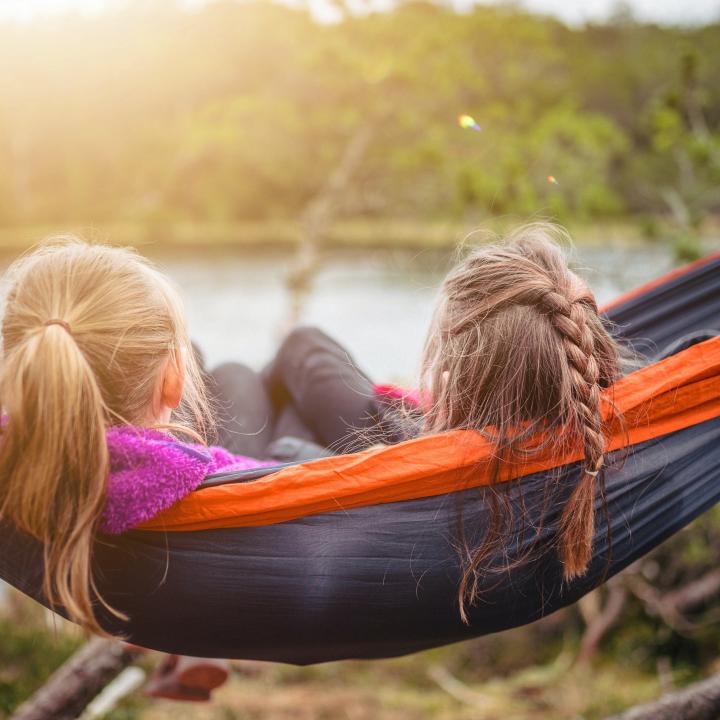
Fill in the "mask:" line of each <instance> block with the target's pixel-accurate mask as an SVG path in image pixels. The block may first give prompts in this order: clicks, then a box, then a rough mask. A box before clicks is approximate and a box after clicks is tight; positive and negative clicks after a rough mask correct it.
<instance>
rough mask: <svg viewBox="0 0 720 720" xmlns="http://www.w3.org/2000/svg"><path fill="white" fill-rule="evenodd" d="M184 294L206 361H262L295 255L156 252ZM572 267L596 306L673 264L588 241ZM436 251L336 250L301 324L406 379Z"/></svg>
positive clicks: (661, 252)
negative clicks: (585, 282) (587, 286)
mask: <svg viewBox="0 0 720 720" xmlns="http://www.w3.org/2000/svg"><path fill="white" fill-rule="evenodd" d="M153 256H154V257H155V259H156V260H157V261H158V262H159V263H160V264H161V265H162V266H163V267H164V268H165V269H166V270H167V271H168V272H169V273H170V275H171V276H172V277H173V278H174V280H175V282H176V283H177V284H178V285H179V287H180V289H181V292H182V294H183V297H184V300H185V304H186V310H187V314H188V318H189V322H190V328H191V332H192V335H193V337H194V338H195V339H196V340H197V342H198V343H199V344H200V345H201V347H202V348H203V351H204V352H205V355H206V357H207V360H208V364H209V365H211V366H213V365H215V364H217V363H220V362H223V361H226V360H241V361H242V362H245V363H247V364H249V365H251V366H253V367H256V368H259V367H261V366H262V365H263V364H264V363H265V362H266V361H267V360H268V358H270V357H271V354H272V353H273V351H274V349H275V348H276V346H277V343H278V341H279V339H280V338H281V337H282V335H283V333H284V331H285V330H286V329H287V327H288V318H289V312H290V297H289V294H288V290H287V289H286V285H285V281H286V278H287V275H288V272H289V271H290V268H291V267H292V261H293V257H292V255H289V254H279V253H267V254H264V253H257V252H255V253H248V252H245V253H237V254H235V253H233V254H228V252H227V251H226V250H225V251H222V252H220V251H211V252H208V251H189V250H187V251H183V252H181V253H178V252H177V251H173V253H172V254H170V253H159V254H157V253H154V254H153ZM573 262H574V265H575V267H576V268H577V269H578V270H579V272H581V274H582V275H583V276H584V277H585V278H586V279H587V280H588V282H589V283H590V285H591V286H592V288H593V289H594V291H595V293H596V296H597V298H598V301H599V302H600V303H604V302H607V301H609V300H611V299H612V298H614V297H616V296H617V295H619V294H620V293H622V292H624V291H626V290H628V289H631V288H633V287H635V286H637V285H639V284H641V283H643V282H646V281H647V280H650V279H652V278H654V277H657V276H658V275H660V274H662V273H663V272H666V271H667V270H668V269H670V268H671V267H672V266H673V263H672V256H671V253H670V251H669V249H668V248H667V247H664V246H652V245H651V246H647V245H645V246H633V247H624V248H619V247H618V248H616V247H584V248H578V249H576V250H575V251H574V253H573ZM451 264H452V260H451V257H450V255H449V254H442V253H438V252H431V251H425V252H406V251H397V252H395V251H366V252H358V251H352V252H350V251H349V252H339V253H334V254H331V255H328V256H326V257H324V258H323V260H322V262H321V263H320V266H319V269H318V272H317V275H316V278H315V281H314V283H313V291H312V293H311V295H310V297H309V298H308V301H307V303H306V306H305V309H304V311H303V314H302V318H301V322H303V323H310V324H313V325H317V326H319V327H321V328H322V329H324V330H326V331H327V332H329V333H331V334H332V335H334V336H335V337H337V338H338V339H340V340H341V341H342V342H343V343H344V344H345V346H346V347H347V348H348V349H349V350H350V352H351V353H352V354H353V355H354V356H355V358H356V359H357V360H358V361H359V362H360V364H361V365H362V366H363V367H364V368H365V369H366V370H367V371H368V372H369V373H370V374H371V376H372V377H374V378H377V379H378V380H383V381H393V380H394V381H411V380H412V378H413V376H414V372H415V370H416V365H417V360H418V356H419V354H420V350H421V347H422V341H423V336H424V333H425V330H426V328H427V326H428V322H429V319H430V314H431V309H432V305H433V301H434V298H435V296H436V293H437V288H438V285H439V283H440V281H441V280H442V278H443V276H444V274H445V273H446V272H447V270H448V268H449V267H450V266H451Z"/></svg>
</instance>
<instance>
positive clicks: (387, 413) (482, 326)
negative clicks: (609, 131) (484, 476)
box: [269, 223, 620, 618]
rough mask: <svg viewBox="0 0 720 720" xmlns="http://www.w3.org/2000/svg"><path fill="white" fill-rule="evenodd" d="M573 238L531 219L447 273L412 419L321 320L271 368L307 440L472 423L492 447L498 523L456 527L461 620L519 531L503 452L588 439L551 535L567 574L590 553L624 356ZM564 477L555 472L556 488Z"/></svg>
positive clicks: (339, 444)
mask: <svg viewBox="0 0 720 720" xmlns="http://www.w3.org/2000/svg"><path fill="white" fill-rule="evenodd" d="M568 240H569V238H568V236H567V233H566V232H565V231H564V230H563V229H562V228H560V227H558V226H556V225H552V224H549V223H533V224H530V225H525V226H523V227H520V228H519V229H517V230H515V231H514V232H512V233H511V234H510V235H509V236H508V237H507V238H506V239H505V240H504V242H502V243H498V244H493V245H486V246H481V247H479V248H477V249H475V250H474V251H472V252H471V253H470V254H469V255H468V256H467V257H466V258H465V259H464V260H463V261H462V262H460V264H459V265H458V266H457V267H456V268H455V269H454V270H452V271H451V272H450V274H449V275H448V276H447V278H446V279H445V281H444V283H443V285H442V288H441V292H440V297H439V300H438V302H437V306H436V308H435V312H434V316H433V320H432V323H431V327H430V330H429V333H428V336H427V339H426V342H425V348H424V353H423V357H422V361H421V376H420V389H419V393H417V399H418V400H417V402H418V405H419V407H420V408H421V410H420V412H419V413H416V414H415V415H416V416H415V418H414V422H412V423H407V422H403V423H398V422H397V411H396V407H395V409H393V404H392V403H391V402H388V400H387V389H386V388H385V389H384V390H383V392H382V393H379V392H378V387H375V388H374V386H373V385H372V382H371V381H370V380H369V379H368V378H367V377H366V376H365V375H364V374H363V373H361V372H360V371H359V370H358V369H357V367H356V366H355V365H354V364H353V362H352V360H351V359H350V358H349V356H348V355H347V353H346V352H345V351H344V350H342V348H340V347H339V346H338V345H337V344H336V343H335V342H334V341H332V340H331V339H330V338H328V337H327V336H326V335H323V334H322V333H320V332H319V331H318V330H315V329H312V328H306V329H299V330H296V331H294V332H293V333H291V335H290V336H289V337H288V339H287V340H286V341H285V343H284V345H283V346H282V347H281V348H280V351H279V353H278V356H277V359H276V361H275V365H274V367H273V371H272V372H271V373H270V375H269V379H270V381H271V388H272V387H273V386H280V387H284V388H286V389H287V388H290V393H289V394H290V395H291V396H293V397H294V398H296V400H298V402H296V403H295V405H296V407H297V408H298V410H299V412H300V413H301V414H302V416H303V418H304V421H305V424H306V426H307V427H310V428H313V429H314V431H315V435H314V436H313V437H312V438H311V439H313V440H315V441H316V442H319V443H320V444H323V445H325V446H329V447H331V448H333V449H335V450H336V451H342V452H352V451H355V450H358V449H362V447H364V446H367V445H373V444H377V443H393V442H397V441H398V440H402V439H407V438H408V437H410V436H412V435H416V434H420V433H440V432H443V431H446V430H454V429H466V430H475V431H477V432H479V433H481V434H482V435H483V436H484V437H486V438H489V439H490V440H491V441H492V442H493V443H494V445H495V447H496V452H495V460H494V463H493V467H492V468H491V476H492V478H493V480H494V482H492V483H491V486H490V487H489V488H488V492H486V493H485V498H486V502H487V503H488V508H489V511H490V524H489V527H488V528H486V529H485V532H484V535H483V536H482V539H481V541H480V542H479V544H478V543H477V542H475V543H474V544H473V543H471V542H470V541H467V540H465V539H464V537H463V536H464V531H463V532H461V547H462V549H463V552H462V557H463V560H464V574H463V579H462V583H461V588H460V608H461V613H462V615H463V617H464V618H466V614H465V608H466V605H467V604H472V603H473V602H474V601H475V600H476V599H477V596H478V589H479V580H480V577H481V573H482V572H483V571H484V570H485V569H487V568H488V567H489V565H490V562H491V560H492V559H493V557H497V556H498V555H503V554H504V550H505V549H506V548H507V547H508V546H509V545H510V544H511V543H512V542H513V539H514V537H515V536H517V535H519V534H521V533H522V530H523V528H522V527H521V526H520V525H519V524H518V523H515V522H514V521H513V518H512V512H511V509H510V502H509V500H508V497H507V496H506V495H505V494H504V488H503V486H502V485H501V484H499V483H497V482H496V481H497V480H499V473H500V469H501V467H502V465H503V463H504V462H506V461H510V460H513V459H517V458H518V457H521V456H527V455H528V454H530V453H533V452H538V451H540V450H543V451H547V449H548V445H549V444H550V443H552V450H554V451H557V455H558V457H561V456H563V455H564V454H565V451H566V450H568V449H569V448H577V447H581V448H582V450H583V454H584V459H583V466H582V469H583V472H582V474H581V476H580V479H579V480H578V482H577V484H576V486H575V487H574V488H572V489H571V490H569V496H568V497H567V500H566V501H564V508H563V510H562V512H561V515H560V520H559V526H558V529H557V533H556V542H557V552H558V554H559V557H560V559H561V561H562V563H563V568H564V577H565V579H566V580H571V579H572V578H574V577H577V576H580V575H582V574H583V573H584V572H585V570H586V569H587V566H588V563H589V562H590V560H591V556H592V540H593V534H594V526H595V517H594V515H595V497H596V492H598V491H599V492H600V493H603V479H602V469H603V462H604V456H605V437H604V435H603V424H602V420H601V414H600V403H601V392H602V390H603V389H604V388H607V387H608V386H610V385H611V384H612V383H613V382H614V381H615V380H616V379H617V378H618V377H619V375H620V362H619V352H618V346H617V345H616V343H615V341H614V340H613V339H612V338H611V336H610V334H609V333H608V330H607V329H606V327H605V325H604V322H603V320H602V318H601V317H600V315H599V314H598V308H597V304H596V302H595V298H594V297H593V294H592V292H591V291H590V289H589V288H588V287H587V285H586V284H585V283H584V282H583V281H582V280H581V279H580V278H579V277H578V276H577V275H575V274H574V273H573V272H571V271H570V269H569V268H568V265H567V262H566V260H565V258H564V257H563V254H562V251H561V250H560V243H561V242H566V241H568ZM333 367H335V368H336V370H335V373H334V374H333V372H332V371H331V368H333ZM341 375H342V383H340V384H341V385H342V386H343V387H346V388H348V387H352V388H353V389H354V393H348V392H347V391H346V392H345V393H344V394H342V393H339V392H333V391H332V390H331V382H330V381H329V380H328V378H332V377H335V378H336V379H337V378H340V377H341ZM373 389H374V390H375V392H373ZM275 391H276V392H277V390H275ZM405 397H407V396H405ZM353 398H354V399H353ZM417 415H419V416H420V417H419V420H418V418H417ZM408 426H410V428H411V429H410V430H408ZM350 428H352V431H351V432H349V429H350ZM555 482H556V479H555V478H550V480H549V481H548V491H550V490H552V489H555V488H556V486H555V484H554V483H555ZM566 491H567V489H566ZM474 531H477V529H474ZM480 531H482V529H480Z"/></svg>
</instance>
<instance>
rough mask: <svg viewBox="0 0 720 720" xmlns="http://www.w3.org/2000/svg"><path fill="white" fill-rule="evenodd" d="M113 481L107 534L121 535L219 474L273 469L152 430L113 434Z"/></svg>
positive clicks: (109, 436)
mask: <svg viewBox="0 0 720 720" xmlns="http://www.w3.org/2000/svg"><path fill="white" fill-rule="evenodd" d="M107 444H108V451H109V453H110V478H109V481H108V487H107V499H106V504H105V510H104V513H103V518H102V524H101V529H102V531H103V532H106V533H109V534H111V535H119V534H120V533H122V532H125V530H128V529H130V528H133V527H136V526H137V525H140V524H141V523H143V522H145V521H146V520H149V519H150V518H152V517H154V516H155V515H157V514H158V513H159V512H160V511H161V510H165V509H166V508H169V507H170V506H171V505H173V504H175V503H176V502H177V501H178V500H180V499H181V498H183V497H185V496H186V495H188V494H189V493H191V492H192V491H193V490H195V488H197V487H198V485H200V483H202V481H203V480H204V479H205V478H206V477H207V476H208V475H212V474H213V473H217V472H221V471H232V470H247V469H250V468H256V467H263V466H268V465H272V464H273V463H271V462H262V461H260V460H255V459H253V458H248V457H243V456H241V455H233V454H231V453H229V452H228V451H227V450H225V449H223V448H219V447H212V446H211V447H204V446H202V445H198V444H194V443H185V442H180V441H179V440H176V439H175V438H173V437H172V436H170V435H168V434H167V433H164V432H161V431H160V430H153V429H149V428H136V427H127V426H119V427H114V428H111V429H110V430H109V431H108V433H107Z"/></svg>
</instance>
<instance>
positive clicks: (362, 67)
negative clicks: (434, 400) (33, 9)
mask: <svg viewBox="0 0 720 720" xmlns="http://www.w3.org/2000/svg"><path fill="white" fill-rule="evenodd" d="M337 5H338V8H339V9H340V10H342V7H343V6H342V4H341V3H340V2H339V1H338V3H337ZM623 7H624V6H622V5H621V6H619V9H618V10H617V11H616V13H615V14H614V15H613V16H612V17H611V20H610V21H609V22H608V23H605V24H594V25H593V24H589V25H585V26H582V27H574V28H570V27H567V26H565V25H563V24H562V23H561V22H560V21H559V20H556V19H553V18H550V17H539V16H533V15H530V14H527V13H525V12H523V11H522V10H521V9H519V7H518V6H516V5H514V4H503V5H500V6H493V7H487V6H477V7H475V8H474V9H472V10H471V11H470V12H467V13H464V14H459V13H456V12H454V11H453V10H452V9H451V8H450V7H448V6H444V5H443V4H442V3H438V4H430V3H424V2H400V3H398V5H397V7H396V8H395V9H394V10H393V11H392V12H383V13H371V14H369V15H363V16H356V15H352V14H350V13H348V12H346V13H345V17H344V19H343V21H342V22H339V23H334V24H318V23H317V22H316V21H314V19H313V17H312V16H311V14H310V12H309V11H308V10H307V9H306V8H304V7H302V6H301V7H298V8H295V9H291V8H289V7H285V6H281V5H277V4H272V3H267V2H266V3H256V2H246V3H239V2H212V3H209V4H205V5H200V6H199V7H196V8H195V9H194V10H187V9H186V10H182V9H181V8H179V7H178V5H177V4H176V3H175V2H173V1H172V0H142V1H136V2H126V3H115V4H110V5H109V8H108V10H107V12H105V13H100V14H93V15H89V16H88V15H82V14H71V15H61V16H52V17H49V18H45V19H41V20H36V21H35V22H30V23H24V24H18V23H11V22H9V21H5V22H4V23H1V24H0V163H1V166H2V168H3V172H2V174H1V175H0V226H2V228H3V235H2V237H1V238H0V239H2V240H3V241H4V242H6V243H7V242H11V241H12V240H14V241H15V242H17V243H22V242H23V241H25V240H26V239H27V238H28V234H27V232H22V231H18V230H17V228H21V227H26V228H27V227H28V226H30V227H32V228H33V232H35V228H38V227H46V228H57V227H58V226H61V225H62V226H67V225H72V226H78V225H79V226H83V225H85V226H93V227H101V228H105V227H108V226H111V225H112V226H116V227H115V234H116V235H117V236H118V237H120V236H122V237H127V238H128V239H129V240H132V239H134V238H138V237H139V236H142V237H146V238H147V237H148V236H151V237H152V238H154V239H157V240H164V239H172V238H173V237H176V236H178V235H179V236H182V237H185V238H186V239H187V237H188V236H191V237H192V238H193V239H194V240H196V241H198V242H210V241H212V240H213V239H215V240H216V241H220V240H225V241H226V242H243V241H245V242H248V241H251V240H253V239H255V240H259V241H260V242H263V243H264V242H267V241H271V242H272V241H275V242H280V241H283V240H285V241H290V242H291V241H292V240H293V239H294V237H293V230H292V227H290V226H289V225H288V224H287V223H288V221H290V224H291V222H292V221H294V220H295V219H296V218H297V217H298V215H299V214H300V213H301V212H302V210H303V208H304V207H305V206H306V205H307V203H308V202H309V201H310V200H311V199H312V198H313V197H314V196H315V195H316V194H317V193H318V192H319V190H320V189H321V188H322V187H323V184H324V183H325V181H326V179H327V177H328V175H329V174H330V173H331V172H332V170H333V168H334V167H335V166H336V164H337V163H338V158H339V157H340V156H341V155H342V153H343V151H344V148H345V147H346V146H347V144H348V142H349V139H350V138H352V136H353V134H354V133H357V132H358V130H359V129H360V128H363V127H368V128H369V130H368V132H369V134H370V135H371V137H370V139H369V141H368V142H367V144H366V147H365V149H364V151H363V153H362V158H361V160H360V162H359V163H358V164H357V167H356V169H355V170H354V173H353V181H352V191H351V192H347V193H346V194H345V196H344V197H343V199H342V208H341V212H340V213H339V215H340V217H341V218H342V219H345V220H355V221H356V222H357V224H358V225H359V226H363V230H362V231H361V230H357V231H356V232H355V236H356V239H357V240H358V241H361V240H362V239H363V238H370V237H374V242H375V243H377V241H378V233H377V232H376V230H375V228H381V233H380V234H382V235H383V241H384V242H387V243H392V241H393V240H394V239H395V238H394V237H393V236H394V235H396V234H399V235H403V234H404V235H405V236H407V235H410V236H411V237H412V238H414V242H416V243H418V244H422V241H423V238H426V237H427V236H428V235H430V234H431V230H430V228H432V226H433V224H435V223H438V222H442V223H448V222H451V223H456V224H457V225H458V226H463V227H467V226H472V225H475V224H477V223H478V222H485V221H487V220H488V219H489V218H493V217H498V216H507V215H519V216H527V215H529V214H536V213H545V214H548V215H551V216H553V217H556V218H558V219H560V220H562V221H564V222H570V223H575V225H576V226H578V227H580V228H581V229H582V226H588V225H595V224H596V223H598V222H603V221H605V222H607V221H612V222H615V223H617V222H618V221H619V220H622V221H628V222H630V223H631V224H632V226H633V228H634V229H636V231H640V232H641V233H642V234H644V235H645V236H648V237H653V236H656V235H658V234H660V233H662V232H665V231H670V232H671V234H673V235H674V236H675V238H676V241H677V243H678V246H679V247H680V246H682V245H683V243H684V244H685V245H688V246H689V248H687V249H685V248H683V247H681V248H680V249H681V252H692V245H693V243H694V242H695V240H696V238H695V236H696V235H697V233H698V232H699V231H700V229H701V227H702V223H703V222H704V221H707V220H708V218H709V216H710V215H711V214H712V212H713V211H714V210H717V208H718V207H719V206H720V191H719V190H718V187H719V185H720V132H718V119H719V118H720V85H718V83H717V81H716V80H717V77H719V76H720V25H708V26H704V27H690V28H688V27H664V26H657V25H650V24H642V23H639V22H636V21H634V20H633V19H632V16H631V15H630V14H629V12H628V10H627V8H625V10H623ZM461 113H468V114H470V115H472V116H473V117H474V118H475V119H476V120H477V122H478V123H479V125H480V127H481V128H482V130H481V132H473V131H469V130H463V129H461V128H460V127H459V126H458V123H457V117H458V115H459V114H461ZM549 175H552V176H554V177H555V178H557V181H558V184H557V185H556V184H553V183H551V182H548V179H547V178H548V176H549ZM380 220H385V221H388V220H395V221H397V220H405V221H409V222H410V223H411V225H412V229H411V230H408V229H407V225H405V229H404V230H403V232H400V230H398V229H397V223H396V224H394V225H393V224H392V223H387V222H386V224H385V225H382V224H380V225H377V226H375V228H373V226H372V221H380ZM267 223H275V224H274V225H270V226H268V225H267ZM263 224H265V225H264V230H263ZM117 226H122V229H120V228H119V227H117ZM669 226H671V227H669ZM268 227H269V228H270V229H269V230H268ZM188 228H190V229H188ZM393 228H395V231H393ZM253 230H254V232H253ZM344 234H345V235H346V236H347V235H348V234H349V233H347V232H346V233H344ZM580 234H582V232H581V233H580ZM454 239H455V238H454V236H453V235H452V234H451V233H448V234H447V235H446V237H445V242H446V243H451V242H453V241H454ZM406 242H408V241H407V240H406Z"/></svg>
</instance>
